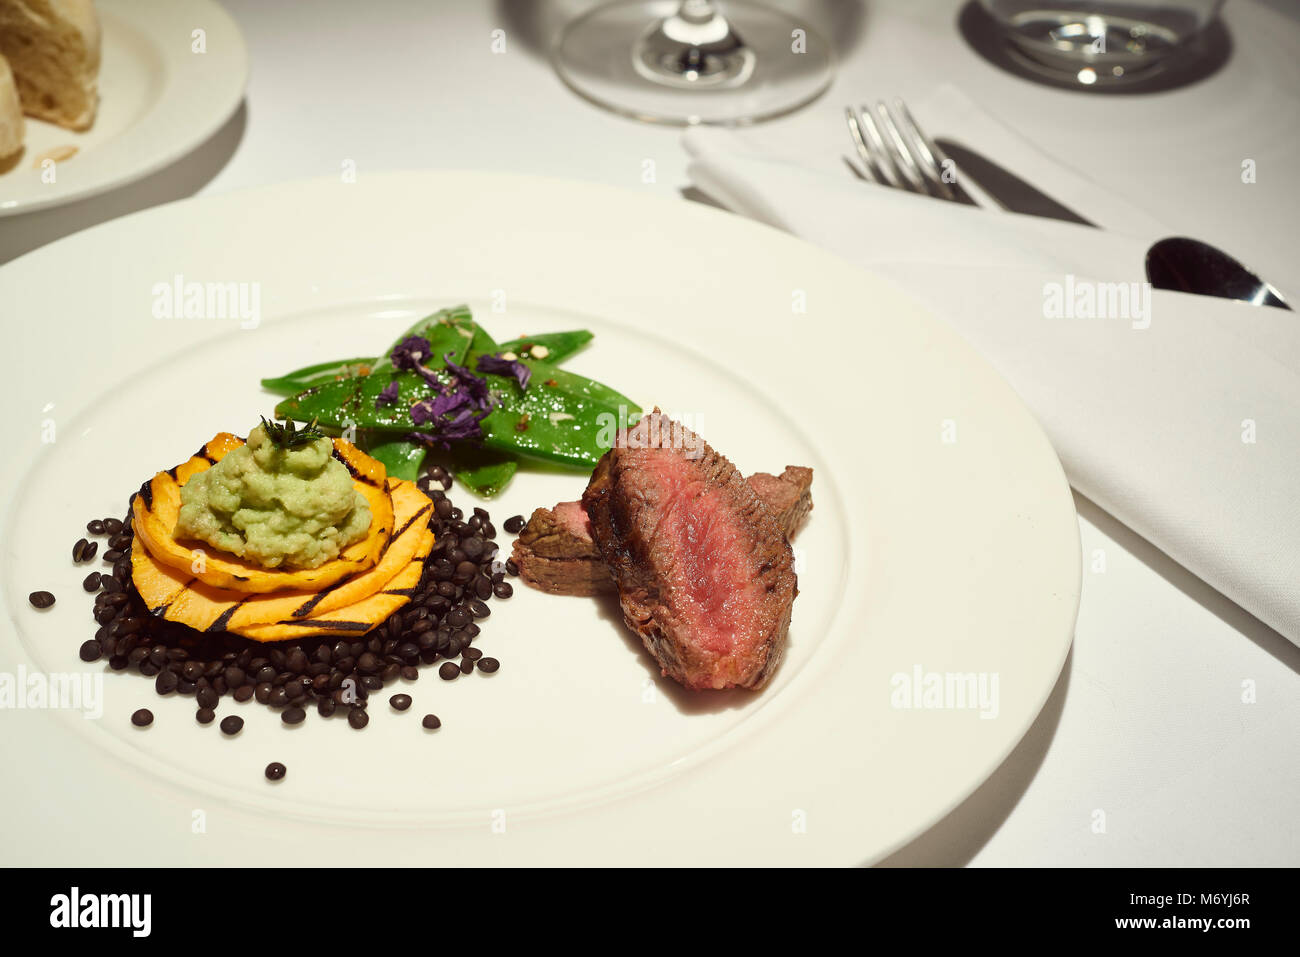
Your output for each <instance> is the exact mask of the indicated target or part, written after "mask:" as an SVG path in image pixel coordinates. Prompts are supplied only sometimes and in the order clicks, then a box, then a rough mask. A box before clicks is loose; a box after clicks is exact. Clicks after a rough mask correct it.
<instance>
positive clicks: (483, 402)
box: [393, 336, 493, 448]
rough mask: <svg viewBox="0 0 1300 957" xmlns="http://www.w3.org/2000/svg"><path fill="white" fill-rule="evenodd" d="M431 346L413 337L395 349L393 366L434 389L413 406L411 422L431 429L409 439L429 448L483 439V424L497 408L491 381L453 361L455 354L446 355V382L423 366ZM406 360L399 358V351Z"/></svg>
mask: <svg viewBox="0 0 1300 957" xmlns="http://www.w3.org/2000/svg"><path fill="white" fill-rule="evenodd" d="M428 349H429V343H428V342H427V341H426V340H422V339H419V338H418V337H414V336H413V337H411V338H410V339H407V340H406V341H405V342H403V343H402V344H401V346H399V347H398V349H395V350H393V363H394V365H399V367H400V368H402V369H403V370H404V371H413V372H417V373H419V374H420V376H421V377H422V378H423V379H424V380H425V382H427V383H428V384H429V386H430V387H431V388H432V389H433V394H432V395H430V396H428V397H426V398H423V399H421V400H420V401H418V402H416V403H415V404H414V405H412V406H411V421H412V422H413V423H414V424H416V425H424V426H431V427H432V428H431V429H430V431H427V432H413V433H411V434H410V435H409V436H408V438H409V439H412V440H414V441H417V442H423V443H424V444H426V445H438V446H441V447H442V448H450V447H451V443H452V442H456V441H460V440H463V439H476V438H481V437H482V435H483V430H482V428H481V427H480V426H479V422H480V421H481V420H482V419H484V418H485V417H486V416H487V415H488V414H489V413H490V412H491V411H492V408H493V403H492V393H491V391H490V390H489V388H488V383H487V380H485V379H483V378H481V377H479V376H476V375H475V374H474V373H472V372H470V371H469V370H468V369H466V368H465V367H464V366H461V365H457V364H456V362H455V361H454V360H453V359H452V356H453V355H454V353H450V352H449V353H447V354H446V355H445V356H443V362H444V365H445V367H446V371H447V373H448V374H449V377H450V381H448V382H443V381H441V380H440V379H439V378H438V375H437V373H435V372H433V371H432V370H431V369H429V368H428V367H426V366H425V365H423V364H422V363H421V362H420V360H421V359H423V358H425V356H426V355H427V350H428ZM399 350H400V351H401V353H402V358H401V359H400V360H399V359H398V351H399Z"/></svg>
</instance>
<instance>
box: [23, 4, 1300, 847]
mask: <svg viewBox="0 0 1300 957" xmlns="http://www.w3.org/2000/svg"><path fill="white" fill-rule="evenodd" d="M225 2H226V5H227V7H228V9H230V10H231V12H232V13H233V14H234V16H235V17H236V19H237V20H238V21H239V24H240V26H241V28H242V29H243V31H244V33H245V36H246V38H247V41H248V44H249V47H250V54H251V58H252V78H251V81H250V85H249V90H248V97H247V100H246V103H245V106H244V107H243V108H242V109H241V110H240V112H239V113H238V114H237V115H236V116H235V117H234V118H233V119H232V120H231V122H229V123H228V124H227V125H226V126H225V127H224V128H223V129H222V131H221V132H219V133H218V134H217V135H216V136H215V137H214V138H213V139H212V140H211V141H209V142H208V143H207V144H205V145H204V146H203V147H201V148H200V149H199V150H198V151H196V152H195V153H194V154H192V155H191V156H189V157H187V158H186V159H184V160H182V161H181V162H179V163H177V164H176V165H174V166H172V167H170V168H168V169H166V170H164V171H162V172H161V173H159V174H157V175H155V176H153V177H150V178H148V179H146V180H144V181H143V182H141V183H138V184H135V185H133V186H130V187H128V188H126V189H123V190H120V191H118V192H116V193H113V194H110V195H108V196H105V197H101V198H99V199H95V200H91V201H88V202H85V203H81V204H77V205H74V206H71V207H68V208H65V209H62V210H54V211H50V212H47V213H42V214H36V215H31V216H26V217H23V218H22V219H21V220H19V221H18V222H21V224H22V229H21V230H15V229H13V228H11V226H12V224H13V223H14V222H15V221H12V220H11V221H10V223H9V224H7V225H4V224H2V223H3V221H0V261H4V260H6V259H9V258H12V257H13V256H15V255H17V254H18V253H20V252H22V251H24V250H26V249H29V248H33V247H35V246H36V245H39V244H41V243H42V242H45V241H48V240H50V239H54V238H57V237H58V236H61V235H65V234H67V233H69V232H71V231H74V230H75V229H78V228H82V227H84V226H86V225H89V224H92V223H95V222H100V221H103V220H105V219H109V218H112V217H114V216H118V215H122V214H124V213H127V212H131V211H134V210H136V209H141V208H144V207H147V206H150V205H155V204H157V203H160V202H165V201H168V200H172V199H177V198H181V197H183V196H188V195H194V194H196V193H205V194H206V193H221V192H226V191H229V190H234V189H240V188H244V187H248V186H256V185H262V184H266V183H272V182H277V181H281V180H292V179H301V178H304V177H310V176H317V175H322V174H337V173H338V172H339V171H340V170H341V169H342V167H343V164H344V163H345V162H349V161H350V162H353V163H355V165H356V169H357V174H358V176H360V177H364V176H365V175H366V174H367V172H369V171H379V170H386V169H394V168H416V167H464V168H476V169H490V170H510V171H518V172H528V173H539V174H545V175H552V176H564V177H570V178H576V179H584V180H591V181H596V182H604V183H610V184H614V185H620V186H624V187H626V188H629V189H642V190H650V191H654V192H657V193H661V194H664V195H669V196H678V195H680V192H681V189H682V187H683V186H684V185H685V184H686V177H685V173H684V170H685V165H686V156H685V154H684V152H683V151H682V149H681V146H680V142H679V134H678V133H677V132H676V131H673V130H669V129H661V128H654V127H648V126H642V125H638V124H636V123H633V122H630V121H627V120H623V119H620V118H618V117H615V116H612V115H609V114H606V113H604V112H602V111H600V110H597V109H596V108H594V107H591V106H589V105H588V104H586V103H585V102H583V101H581V100H579V99H578V98H577V97H575V96H574V95H573V94H571V93H570V92H568V91H567V90H566V89H565V87H564V86H563V85H562V84H561V83H560V81H559V80H558V79H557V78H556V77H555V75H554V74H553V73H552V71H551V70H550V67H549V65H548V64H547V62H546V60H545V55H544V44H545V35H546V34H547V33H548V32H549V30H550V29H551V28H552V26H553V25H554V23H555V22H556V21H557V20H558V19H562V18H563V17H564V16H566V15H568V14H569V13H571V12H572V11H573V10H575V9H580V8H582V7H584V6H585V5H586V4H582V3H576V2H565V3H549V2H545V0H518V2H507V0H499V2H496V3H489V2H482V3H468V2H460V0H454V2H453V0H441V2H436V3H430V4H412V3H409V2H399V0H384V2H381V0H371V2H369V3H365V4H358V3H355V2H351V0H317V2H315V3H312V4H290V3H274V4H272V3H266V2H264V0H225ZM790 5H791V6H795V4H790ZM803 6H804V7H805V8H807V9H808V11H809V14H810V16H814V17H821V18H822V19H823V21H825V19H826V18H828V17H834V18H836V19H835V20H834V24H835V26H834V29H833V32H834V33H835V34H836V35H837V36H838V37H840V43H841V46H842V47H843V50H842V56H843V58H844V59H843V63H842V64H841V68H840V73H839V75H838V78H837V80H836V82H835V85H834V87H833V88H832V90H831V91H830V92H829V93H828V94H827V95H826V96H824V97H823V98H822V99H821V100H819V101H818V102H817V103H815V104H814V105H812V106H811V107H808V108H806V109H805V110H803V111H801V112H799V113H797V114H795V115H793V116H791V117H787V118H785V119H782V120H779V121H776V122H775V123H774V124H772V125H771V127H770V128H771V129H773V130H778V129H779V130H783V131H786V132H787V133H788V136H789V139H790V142H792V143H797V142H798V141H799V140H800V139H802V138H810V139H813V140H814V141H816V140H817V139H819V136H816V135H814V134H820V133H821V132H822V131H823V130H824V129H825V128H826V127H827V126H828V125H831V126H838V125H840V124H841V123H842V119H841V115H840V114H841V108H842V106H843V105H844V103H845V102H848V101H850V100H852V101H857V100H861V99H865V98H876V97H884V96H892V95H901V96H903V97H905V98H911V99H914V100H917V99H920V98H922V97H923V96H924V95H925V94H926V93H928V92H929V91H930V90H931V89H933V87H934V86H935V85H936V84H937V83H938V82H940V81H941V80H947V81H949V82H952V83H954V84H956V85H959V86H960V87H961V88H962V89H963V90H964V91H965V92H966V93H967V94H969V95H970V96H972V97H973V98H975V99H977V100H979V101H980V102H988V103H990V104H996V106H997V113H998V115H999V116H1002V117H1004V118H1006V119H1008V120H1009V121H1011V122H1015V123H1016V124H1017V128H1018V129H1019V130H1020V132H1021V133H1023V134H1025V135H1027V136H1029V137H1031V138H1034V139H1036V140H1037V141H1038V142H1039V143H1041V144H1042V146H1043V148H1044V149H1046V150H1049V151H1052V152H1054V153H1056V154H1057V155H1059V156H1065V157H1070V158H1072V160H1073V162H1074V163H1075V165H1076V166H1078V167H1080V168H1086V169H1087V170H1088V171H1089V173H1090V175H1092V176H1093V177H1094V178H1096V179H1098V180H1099V181H1102V182H1105V183H1107V184H1108V185H1109V186H1111V187H1112V188H1113V189H1115V190H1116V191H1117V192H1120V193H1122V194H1125V195H1128V196H1130V197H1132V198H1133V200H1134V201H1135V202H1137V203H1139V204H1141V205H1142V206H1143V207H1144V208H1146V209H1147V210H1149V211H1150V213H1151V214H1152V215H1154V216H1156V217H1157V218H1159V219H1161V220H1163V221H1164V222H1168V223H1170V224H1171V225H1173V226H1175V227H1176V228H1177V229H1180V230H1182V231H1185V232H1187V233H1189V234H1191V235H1196V236H1200V237H1203V238H1206V239H1210V240H1212V241H1214V242H1216V243H1217V244H1219V245H1221V246H1223V247H1225V248H1227V249H1229V250H1231V251H1233V252H1234V253H1235V254H1237V255H1238V256H1239V258H1241V259H1243V260H1244V261H1246V262H1248V263H1251V264H1252V265H1254V266H1255V267H1257V268H1258V269H1259V270H1260V271H1261V272H1262V273H1263V274H1264V275H1266V276H1268V277H1270V278H1271V279H1272V280H1273V281H1274V282H1275V283H1276V284H1277V285H1279V286H1280V287H1281V288H1283V290H1288V289H1289V290H1290V291H1291V293H1292V294H1293V296H1294V295H1296V294H1300V263H1297V260H1296V257H1295V248H1296V244H1295V236H1296V231H1295V226H1294V223H1295V217H1296V214H1297V212H1298V211H1300V182H1297V180H1296V177H1295V163H1294V158H1295V156H1296V155H1300V111H1297V109H1296V106H1297V104H1300V61H1297V60H1296V59H1295V58H1294V57H1293V56H1290V55H1289V54H1288V51H1293V50H1295V49H1296V47H1297V42H1298V39H1297V38H1298V37H1300V19H1288V18H1287V17H1286V16H1284V15H1282V14H1279V13H1278V12H1275V10H1274V9H1271V8H1270V7H1265V6H1260V5H1257V4H1255V3H1252V2H1250V0H1229V2H1228V4H1227V6H1226V9H1225V19H1226V22H1227V25H1228V29H1229V31H1230V32H1231V33H1232V35H1233V37H1234V40H1235V41H1236V48H1235V52H1234V54H1233V57H1232V58H1231V60H1230V61H1229V62H1228V64H1227V65H1226V66H1225V67H1224V68H1223V69H1222V70H1221V71H1220V72H1219V73H1218V74H1216V75H1215V76H1213V77H1211V78H1209V79H1207V80H1205V81H1203V82H1201V83H1199V84H1197V85H1195V86H1193V87H1189V88H1186V89H1183V90H1179V91H1174V92H1170V93H1165V94H1158V95H1152V96H1142V97H1123V98H1114V97H1100V96H1084V95H1080V94H1074V93H1069V92H1063V91H1055V90H1050V89H1047V88H1045V87H1042V86H1038V85H1035V84H1031V83H1026V82H1024V81H1022V80H1019V79H1016V78H1014V77H1011V76H1009V75H1007V74H1004V73H1002V72H1000V71H998V70H996V69H995V68H994V67H992V66H990V65H989V64H988V63H987V62H985V61H984V60H983V59H981V58H980V57H979V56H977V55H976V54H975V53H974V52H972V51H971V50H969V49H968V48H967V47H966V45H965V43H964V42H963V41H962V39H961V38H960V36H959V35H958V33H957V31H956V26H955V25H956V20H957V13H958V8H959V6H960V4H959V3H957V2H955V0H925V2H915V0H898V2H891V3H863V4H861V5H858V4H854V3H849V2H847V0H835V2H832V0H826V2H824V3H812V2H809V3H804V4H803ZM1271 6H1272V7H1276V8H1278V9H1285V8H1286V4H1285V3H1283V2H1275V3H1273V4H1271ZM828 11H830V12H828ZM835 11H838V12H835ZM1297 16H1300V11H1297ZM497 29H501V30H504V31H505V36H506V52H505V53H504V54H494V53H493V52H492V50H491V34H492V31H493V30H497ZM932 132H935V133H942V131H938V130H936V131H932ZM1244 159H1254V160H1255V161H1256V165H1257V182H1256V183H1255V184H1253V185H1246V184H1243V183H1242V182H1241V178H1240V170H1241V163H1242V161H1243V160H1244ZM647 171H649V172H650V174H651V175H650V176H647ZM846 175H847V173H846ZM647 179H650V180H651V181H649V182H647ZM683 201H686V200H683ZM1079 211H1080V212H1081V213H1083V214H1084V215H1087V213H1088V210H1086V209H1081V210H1079ZM1297 321H1300V320H1297ZM1297 460H1298V462H1297V464H1298V466H1300V450H1298V451H1297ZM1296 475H1297V491H1298V492H1300V467H1298V468H1297V471H1296ZM1078 505H1079V512H1080V526H1081V531H1082V541H1083V549H1084V582H1083V601H1082V606H1081V610H1080V614H1079V621H1078V627H1077V630H1076V635H1075V644H1074V650H1073V652H1072V654H1071V657H1070V660H1069V662H1068V664H1067V666H1066V669H1065V671H1064V673H1063V675H1062V677H1061V679H1060V681H1059V683H1058V685H1057V688H1056V691H1055V693H1054V694H1053V696H1052V698H1051V700H1050V701H1049V703H1048V706H1047V708H1046V709H1045V711H1044V713H1043V715H1042V716H1041V717H1040V719H1039V721H1038V722H1037V724H1036V725H1035V726H1034V728H1033V729H1032V731H1031V732H1030V733H1029V735H1028V736H1027V738H1026V739H1025V740H1024V742H1023V743H1022V744H1021V745H1020V747H1019V748H1017V750H1016V751H1015V752H1014V753H1013V754H1012V756H1011V757H1010V758H1009V759H1008V760H1007V762H1006V763H1005V764H1004V765H1003V767H1002V768H1001V769H1000V770H999V771H998V772H997V773H996V774H995V775H994V776H993V777H992V778H991V779H990V780H989V781H988V782H987V783H986V784H985V785H984V786H983V787H981V788H980V789H979V790H978V791H977V792H976V793H975V794H974V795H973V796H972V797H971V798H970V799H969V800H968V801H966V802H965V803H964V804H963V805H962V806H961V807H959V808H958V809H957V810H956V811H955V812H953V814H952V815H950V816H949V817H948V818H946V819H945V820H944V821H943V822H941V823H940V824H939V825H938V826H936V827H935V828H934V829H932V830H931V831H930V832H929V833H928V834H926V835H925V836H924V837H922V838H920V839H918V840H917V841H916V842H914V843H913V844H912V845H910V846H908V847H907V848H905V849H904V850H902V851H900V852H899V853H898V854H896V855H895V856H894V857H893V858H891V861H890V862H891V863H902V864H912V863H928V864H962V863H972V864H978V865H1031V864H1107V865H1193V864H1195V865H1292V866H1294V865H1297V864H1300V831H1298V830H1297V829H1296V827H1295V825H1294V822H1295V820H1296V819H1297V817H1298V816H1300V735H1298V734H1297V731H1298V730H1300V693H1298V692H1300V681H1298V680H1297V671H1300V648H1297V647H1295V646H1293V645H1291V644H1290V643H1289V642H1287V641H1286V640H1285V639H1283V638H1281V637H1280V636H1279V635H1277V634H1276V633H1274V632H1273V631H1271V630H1270V629H1269V628H1267V627H1265V626H1264V625H1262V624H1261V623H1260V622H1258V621H1256V620H1255V619H1254V618H1252V617H1251V616H1250V615H1248V614H1246V613H1245V612H1243V611H1242V610H1241V609H1240V608H1238V607H1237V606H1235V605H1233V604H1232V603H1231V602H1229V601H1228V600H1227V599H1225V598H1223V597H1222V596H1220V595H1219V594H1218V593H1216V592H1215V591H1214V590H1213V589H1211V588H1209V587H1208V586H1206V585H1204V584H1203V583H1202V582H1200V581H1199V580H1197V579H1195V578H1194V577H1193V576H1191V575H1190V574H1189V573H1187V572H1186V571H1184V570H1183V569H1181V568H1180V567H1178V566H1177V565H1175V564H1174V563H1172V562H1171V561H1169V560H1168V559H1167V558H1166V557H1165V556H1163V555H1162V554H1161V553H1159V552H1158V551H1157V550H1156V549H1154V548H1153V547H1151V546H1150V545H1149V544H1147V543H1146V542H1144V541H1143V540H1141V539H1140V538H1138V537H1137V536H1135V535H1133V534H1132V533H1131V532H1129V531H1128V530H1127V529H1125V528H1124V527H1122V526H1120V525H1119V524H1118V523H1117V522H1116V521H1115V520H1113V519H1112V518H1111V517H1110V516H1108V515H1106V514H1105V513H1103V512H1101V511H1100V510H1099V509H1097V508H1096V507H1095V506H1093V505H1092V504H1091V503H1089V502H1087V501H1085V500H1079V501H1078ZM1297 547H1300V543H1297ZM1297 587H1300V582H1298V583H1297ZM1099 812H1100V813H1099ZM1098 821H1104V830H1099V828H1098V825H1097V822H1098Z"/></svg>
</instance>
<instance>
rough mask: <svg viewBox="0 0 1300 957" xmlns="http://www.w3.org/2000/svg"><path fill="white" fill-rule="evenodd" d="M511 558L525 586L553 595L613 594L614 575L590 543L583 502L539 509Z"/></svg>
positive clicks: (587, 521) (589, 529) (515, 546)
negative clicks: (517, 567)
mask: <svg viewBox="0 0 1300 957" xmlns="http://www.w3.org/2000/svg"><path fill="white" fill-rule="evenodd" d="M511 557H512V558H513V559H514V560H515V564H516V565H518V566H519V577H520V578H522V579H523V580H524V583H525V584H527V585H531V586H532V587H533V588H536V589H538V590H540V591H544V592H548V593H550V594H552V595H600V594H604V593H606V592H612V591H614V576H613V575H611V574H610V571H609V566H608V565H606V564H605V560H604V559H603V558H601V557H600V549H598V548H597V547H596V543H595V542H594V541H592V540H591V522H590V520H589V519H588V518H587V513H586V512H585V511H583V508H582V503H581V502H561V503H560V504H559V505H557V506H555V508H553V509H552V508H539V509H537V510H536V511H535V512H533V515H532V518H530V519H529V520H528V524H527V525H525V526H524V528H523V530H522V531H521V532H520V533H519V537H518V538H516V539H515V545H514V550H513V551H512V553H511Z"/></svg>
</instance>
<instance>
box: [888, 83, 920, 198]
mask: <svg viewBox="0 0 1300 957" xmlns="http://www.w3.org/2000/svg"><path fill="white" fill-rule="evenodd" d="M876 115H877V116H878V117H879V118H880V126H881V128H882V129H884V131H885V136H886V137H887V141H886V143H887V146H888V152H889V158H890V160H891V161H892V162H893V164H894V168H895V169H896V170H897V171H898V175H899V178H900V179H901V180H905V181H906V188H908V189H911V190H912V192H914V193H929V192H930V190H929V189H928V188H927V187H926V176H925V174H924V173H923V172H922V171H921V168H920V165H919V164H918V163H917V160H916V157H915V156H914V155H913V154H912V151H911V149H910V148H909V147H908V144H907V141H906V140H904V139H903V134H902V133H900V132H899V130H898V125H897V124H896V123H895V122H894V117H893V116H892V115H891V114H890V112H889V107H887V106H886V105H885V103H884V102H883V101H880V102H877V103H876Z"/></svg>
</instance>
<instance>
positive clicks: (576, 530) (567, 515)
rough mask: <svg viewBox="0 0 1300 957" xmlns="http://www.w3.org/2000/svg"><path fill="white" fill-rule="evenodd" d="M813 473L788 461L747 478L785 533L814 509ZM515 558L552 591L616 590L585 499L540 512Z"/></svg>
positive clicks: (518, 542)
mask: <svg viewBox="0 0 1300 957" xmlns="http://www.w3.org/2000/svg"><path fill="white" fill-rule="evenodd" d="M812 478H813V472H812V469H810V468H803V467H801V466H798V465H787V466H786V467H785V471H784V472H782V473H781V474H780V475H769V474H768V473H767V472H755V473H754V474H753V475H751V476H750V477H749V478H748V479H746V480H745V481H747V482H748V483H749V485H750V487H751V488H752V489H753V490H754V492H755V493H756V494H757V495H758V497H759V499H760V500H761V501H762V503H763V504H764V505H766V506H767V508H768V510H769V511H770V512H771V513H772V514H773V516H775V518H776V521H777V524H778V525H779V526H781V531H783V532H784V533H785V537H786V538H787V539H792V538H794V534H795V532H796V531H797V530H798V528H799V526H800V525H801V524H802V522H803V519H804V516H805V515H807V514H808V512H809V511H810V510H811V509H812ZM575 513H576V516H575ZM575 517H576V519H577V520H575ZM511 557H512V558H513V559H514V560H515V564H516V565H518V566H519V577H520V578H521V579H523V581H524V583H525V584H526V585H531V586H532V587H533V588H536V589H538V590H539V591H544V592H547V593H548V594H551V595H600V594H606V593H611V594H612V593H613V592H614V591H615V588H614V576H613V573H612V572H610V570H609V567H608V566H607V565H606V564H605V560H604V559H603V558H601V557H600V549H598V548H597V547H596V543H595V542H594V541H592V538H591V523H590V521H589V520H588V518H587V513H586V512H585V511H584V510H583V509H582V504H581V503H580V502H561V503H560V504H559V505H557V506H555V507H554V508H539V509H537V510H536V511H534V512H533V514H532V517H531V518H530V519H529V520H528V524H527V525H525V526H524V528H523V530H522V531H520V533H519V537H518V538H516V539H515V543H514V550H513V553H512V555H511Z"/></svg>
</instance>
